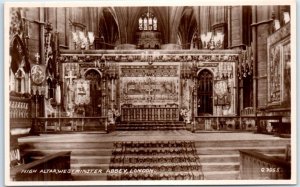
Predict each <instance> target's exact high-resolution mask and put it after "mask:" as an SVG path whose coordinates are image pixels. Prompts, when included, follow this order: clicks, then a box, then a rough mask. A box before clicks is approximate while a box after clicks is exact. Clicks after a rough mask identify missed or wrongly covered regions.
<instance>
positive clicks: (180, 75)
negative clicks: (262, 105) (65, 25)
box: [58, 50, 247, 123]
mask: <svg viewBox="0 0 300 187" xmlns="http://www.w3.org/2000/svg"><path fill="white" fill-rule="evenodd" d="M245 57H246V53H245V51H244V52H242V51H236V50H215V51H211V50H84V51H76V50H72V51H71V50H66V51H61V56H60V58H59V64H60V67H59V68H58V71H59V74H61V76H60V78H61V80H60V81H61V82H62V87H61V90H62V91H61V92H62V98H63V102H62V108H61V116H64V115H65V116H69V117H78V116H81V117H99V116H107V117H108V118H115V119H116V120H117V121H118V122H121V123H122V122H127V123H128V122H129V123H130V122H133V123H134V122H140V121H145V122H149V121H152V122H166V121H173V122H177V121H185V122H187V123H190V122H192V121H193V120H195V118H196V117H197V116H219V117H222V116H235V115H237V105H238V103H237V82H238V77H236V73H235V72H237V71H238V68H239V67H238V66H243V65H245V64H247V62H246V58H245ZM243 58H244V61H245V62H243ZM64 112H65V114H64ZM108 122H112V123H113V122H115V121H114V119H112V120H108Z"/></svg>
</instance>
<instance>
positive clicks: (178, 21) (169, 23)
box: [99, 7, 199, 44]
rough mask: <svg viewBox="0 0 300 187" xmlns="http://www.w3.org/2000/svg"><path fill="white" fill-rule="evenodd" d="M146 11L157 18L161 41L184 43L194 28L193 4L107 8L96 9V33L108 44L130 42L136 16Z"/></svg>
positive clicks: (196, 16) (196, 17) (196, 24)
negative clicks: (98, 20)
mask: <svg viewBox="0 0 300 187" xmlns="http://www.w3.org/2000/svg"><path fill="white" fill-rule="evenodd" d="M147 11H149V12H152V13H153V14H154V15H155V16H156V17H157V19H158V30H159V31H160V32H161V35H162V42H163V43H178V42H179V43H182V44H187V43H189V42H190V41H191V39H192V36H193V34H194V33H195V32H196V31H197V30H198V27H199V10H198V9H197V7H108V8H102V9H101V11H100V13H101V16H100V17H101V18H100V23H99V24H100V32H101V34H102V35H103V36H104V37H105V39H106V42H108V43H114V42H119V43H134V41H135V34H136V31H137V30H138V19H139V18H140V16H141V15H142V14H143V13H146V12H147ZM178 39H179V40H180V41H178Z"/></svg>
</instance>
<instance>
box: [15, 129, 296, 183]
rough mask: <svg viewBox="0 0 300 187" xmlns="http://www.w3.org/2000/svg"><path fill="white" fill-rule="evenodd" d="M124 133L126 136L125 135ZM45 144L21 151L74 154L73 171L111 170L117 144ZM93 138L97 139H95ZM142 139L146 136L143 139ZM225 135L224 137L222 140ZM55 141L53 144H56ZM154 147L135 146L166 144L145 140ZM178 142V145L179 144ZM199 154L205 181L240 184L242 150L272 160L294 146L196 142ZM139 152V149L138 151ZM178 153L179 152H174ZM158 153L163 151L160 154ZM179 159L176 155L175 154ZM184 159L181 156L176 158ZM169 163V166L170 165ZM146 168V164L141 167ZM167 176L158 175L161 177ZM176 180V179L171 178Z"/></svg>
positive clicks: (33, 142) (100, 176) (275, 141)
mask: <svg viewBox="0 0 300 187" xmlns="http://www.w3.org/2000/svg"><path fill="white" fill-rule="evenodd" d="M122 133H123V132H122ZM43 136H45V137H46V139H45V140H42V141H40V140H38V139H36V138H32V139H30V140H28V141H21V142H20V147H21V149H22V151H23V153H25V154H26V153H27V154H28V155H31V157H32V159H39V158H41V157H42V156H44V155H47V154H50V153H56V152H59V151H66V150H68V151H71V152H72V153H71V168H72V169H78V170H79V169H102V170H105V169H108V168H109V166H110V162H111V157H112V153H113V148H114V141H107V140H106V141H105V142H103V141H102V140H101V136H103V135H102V134H99V135H93V136H88V137H90V138H85V139H82V136H81V135H75V134H74V136H73V135H72V137H74V138H75V141H68V140H67V141H65V140H64V139H63V137H64V136H62V135H59V137H60V138H61V141H59V140H57V139H56V138H53V137H52V136H51V135H43ZM91 137H93V138H91ZM141 137H142V136H141ZM221 137H222V133H220V139H222V138H221ZM52 140H53V141H52ZM143 141H145V142H146V141H147V142H148V143H150V144H140V145H138V144H134V145H138V147H139V146H141V145H143V146H144V145H150V146H154V145H155V144H158V145H159V144H161V143H162V141H153V140H152V141H151V140H147V139H146V138H145V140H143ZM175 142H176V141H175ZM194 142H195V143H194V145H195V148H196V149H195V150H196V151H197V155H198V156H199V160H200V163H201V166H202V171H203V175H204V178H205V179H207V180H236V179H239V151H238V150H240V149H255V150H258V151H260V152H262V153H264V154H267V155H270V156H278V157H283V156H284V154H285V148H286V144H288V143H290V140H289V139H281V138H270V139H264V140H212V141H208V140H197V141H194ZM138 147H136V150H141V152H140V153H145V152H147V151H148V152H150V151H151V152H153V153H154V152H155V154H149V155H148V154H142V157H143V158H144V159H146V160H147V159H149V158H152V159H154V160H155V159H159V158H162V156H163V157H164V158H171V157H174V155H173V153H174V151H173V152H168V151H167V150H170V147H164V146H162V147H161V146H156V147H142V148H138ZM134 149H135V148H134ZM172 149H174V150H176V147H175V148H172ZM155 150H160V151H159V152H156V151H155ZM136 153H138V152H132V154H128V155H127V157H128V158H136V157H139V155H137V154H136ZM175 155H176V154H175ZM175 157H178V159H180V156H179V155H176V156H175ZM168 164H169V163H167V165H168ZM141 165H143V164H141ZM159 165H162V163H161V162H157V163H155V164H153V166H159ZM164 173H166V172H160V171H158V174H159V175H162V177H163V175H164ZM72 176H73V179H74V180H106V179H107V175H106V173H97V174H84V173H74V174H72ZM171 176H172V175H171Z"/></svg>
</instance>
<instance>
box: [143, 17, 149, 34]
mask: <svg viewBox="0 0 300 187" xmlns="http://www.w3.org/2000/svg"><path fill="white" fill-rule="evenodd" d="M144 30H145V31H146V30H148V19H147V18H144Z"/></svg>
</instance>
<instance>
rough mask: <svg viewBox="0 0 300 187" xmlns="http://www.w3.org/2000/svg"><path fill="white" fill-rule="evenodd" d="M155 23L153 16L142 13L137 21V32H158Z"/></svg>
mask: <svg viewBox="0 0 300 187" xmlns="http://www.w3.org/2000/svg"><path fill="white" fill-rule="evenodd" d="M157 23H158V22H157V18H156V17H155V16H154V14H152V13H150V12H147V13H144V14H142V16H141V17H140V18H139V21H138V25H139V30H140V31H143V30H144V31H156V30H158V27H157Z"/></svg>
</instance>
